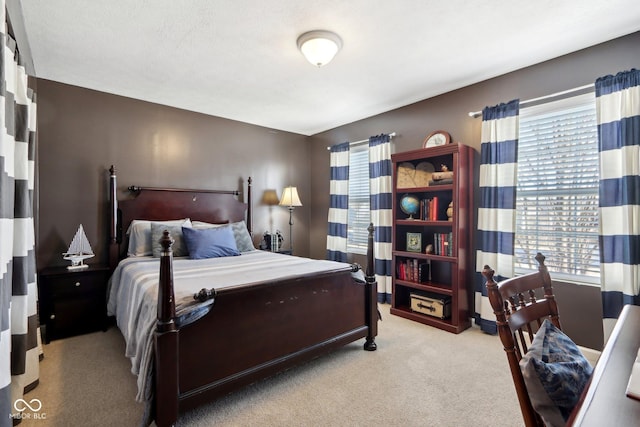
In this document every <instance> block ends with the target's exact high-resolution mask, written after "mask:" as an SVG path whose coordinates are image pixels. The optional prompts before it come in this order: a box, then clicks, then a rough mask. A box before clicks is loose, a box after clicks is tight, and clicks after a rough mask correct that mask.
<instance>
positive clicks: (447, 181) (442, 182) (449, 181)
mask: <svg viewBox="0 0 640 427" xmlns="http://www.w3.org/2000/svg"><path fill="white" fill-rule="evenodd" d="M447 184H453V178H444V179H441V180H438V181H433V180H432V181H429V186H432V185H447Z"/></svg>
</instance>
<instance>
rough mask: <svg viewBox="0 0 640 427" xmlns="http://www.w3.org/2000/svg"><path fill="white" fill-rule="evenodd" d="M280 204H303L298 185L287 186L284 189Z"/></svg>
mask: <svg viewBox="0 0 640 427" xmlns="http://www.w3.org/2000/svg"><path fill="white" fill-rule="evenodd" d="M280 206H289V207H291V206H302V202H301V201H300V197H299V196H298V189H297V188H296V187H286V188H285V189H284V190H282V197H281V198H280Z"/></svg>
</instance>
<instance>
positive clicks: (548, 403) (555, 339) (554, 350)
mask: <svg viewBox="0 0 640 427" xmlns="http://www.w3.org/2000/svg"><path fill="white" fill-rule="evenodd" d="M520 369H521V371H522V375H523V377H524V382H525V384H526V386H527V392H528V393H529V398H530V399H531V404H532V405H533V408H534V409H535V410H536V412H537V413H538V414H540V416H541V417H542V419H543V421H544V423H545V424H546V425H547V426H549V427H552V426H564V425H565V422H566V421H567V419H568V417H569V415H570V414H571V411H572V409H573V408H574V406H575V405H576V403H578V400H579V399H580V395H581V394H582V390H583V389H584V387H585V386H586V384H587V382H588V381H589V378H590V377H591V374H592V373H593V368H592V367H591V364H589V361H588V360H587V359H586V358H585V357H584V356H583V355H582V352H581V351H580V349H579V348H578V346H577V345H575V344H574V342H573V341H571V338H569V337H568V336H567V335H565V334H564V333H563V332H562V331H561V330H560V329H558V328H557V327H556V326H555V325H554V324H553V323H551V321H549V319H546V320H545V321H544V322H543V323H542V326H541V327H540V329H539V330H538V332H536V335H535V337H534V339H533V342H532V343H531V347H530V348H529V351H528V352H527V354H525V356H524V357H523V358H522V360H520Z"/></svg>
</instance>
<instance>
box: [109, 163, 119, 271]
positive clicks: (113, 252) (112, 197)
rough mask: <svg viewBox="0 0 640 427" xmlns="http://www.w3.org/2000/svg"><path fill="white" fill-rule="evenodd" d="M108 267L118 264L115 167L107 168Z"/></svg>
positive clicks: (114, 266)
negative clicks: (108, 203)
mask: <svg viewBox="0 0 640 427" xmlns="http://www.w3.org/2000/svg"><path fill="white" fill-rule="evenodd" d="M109 202H110V206H109V216H110V217H109V220H110V221H109V267H110V268H111V270H112V271H113V270H115V268H116V266H117V265H118V253H119V248H118V194H117V185H116V168H115V167H114V166H113V165H111V167H110V168H109Z"/></svg>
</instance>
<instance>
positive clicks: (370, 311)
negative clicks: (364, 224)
mask: <svg viewBox="0 0 640 427" xmlns="http://www.w3.org/2000/svg"><path fill="white" fill-rule="evenodd" d="M373 230H374V228H373V223H371V224H369V227H368V228H367V231H368V232H369V237H368V239H367V271H366V272H365V278H364V280H365V282H366V284H365V286H366V287H367V297H366V304H367V307H366V310H365V312H366V316H367V323H368V324H369V333H368V334H367V338H366V342H365V343H364V349H365V350H367V351H375V350H376V349H377V348H378V346H377V345H376V342H375V339H376V336H377V335H378V317H379V314H378V283H377V282H376V276H375V260H374V258H373Z"/></svg>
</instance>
